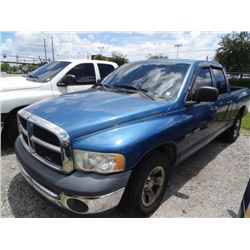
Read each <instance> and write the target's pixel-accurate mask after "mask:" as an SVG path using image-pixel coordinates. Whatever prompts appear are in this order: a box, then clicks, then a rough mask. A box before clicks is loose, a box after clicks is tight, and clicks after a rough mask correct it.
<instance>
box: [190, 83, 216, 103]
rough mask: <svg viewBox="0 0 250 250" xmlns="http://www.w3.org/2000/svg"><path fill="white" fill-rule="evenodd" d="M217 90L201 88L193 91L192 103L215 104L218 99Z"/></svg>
mask: <svg viewBox="0 0 250 250" xmlns="http://www.w3.org/2000/svg"><path fill="white" fill-rule="evenodd" d="M218 93H219V92H218V89H217V88H214V87H209V86H203V87H200V88H198V89H196V90H195V92H194V95H193V101H195V102H215V101H216V100H217V99H218Z"/></svg>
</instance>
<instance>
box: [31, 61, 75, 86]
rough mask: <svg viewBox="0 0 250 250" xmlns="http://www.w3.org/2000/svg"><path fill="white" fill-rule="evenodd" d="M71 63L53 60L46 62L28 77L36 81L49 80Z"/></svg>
mask: <svg viewBox="0 0 250 250" xmlns="http://www.w3.org/2000/svg"><path fill="white" fill-rule="evenodd" d="M69 64H70V62H51V63H48V64H45V65H44V66H42V67H40V68H38V69H36V70H35V71H33V72H31V73H30V74H28V76H27V79H28V80H30V81H35V82H48V81H50V80H51V79H52V78H54V77H55V76H56V75H57V74H58V73H59V72H60V71H61V70H63V69H64V68H65V67H66V66H68V65H69Z"/></svg>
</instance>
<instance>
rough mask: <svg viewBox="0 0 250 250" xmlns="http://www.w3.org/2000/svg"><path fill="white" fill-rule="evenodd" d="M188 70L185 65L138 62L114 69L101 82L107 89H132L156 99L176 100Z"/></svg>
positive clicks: (187, 66)
mask: <svg viewBox="0 0 250 250" xmlns="http://www.w3.org/2000/svg"><path fill="white" fill-rule="evenodd" d="M188 68H189V64H186V63H171V62H164V63H162V62H139V63H129V64H126V65H124V66H121V67H120V68H118V69H116V70H115V71H114V72H113V73H111V74H110V75H108V76H107V77H106V78H105V79H104V80H103V82H102V84H103V85H105V86H107V87H108V88H111V89H112V88H119V86H120V87H125V86H127V87H133V88H137V89H141V90H143V91H145V92H147V93H148V94H149V95H151V96H154V97H155V98H156V99H165V100H170V99H173V98H176V97H177V95H178V93H179V90H180V88H181V85H182V82H183V80H184V77H185V75H186V73H187V70H188Z"/></svg>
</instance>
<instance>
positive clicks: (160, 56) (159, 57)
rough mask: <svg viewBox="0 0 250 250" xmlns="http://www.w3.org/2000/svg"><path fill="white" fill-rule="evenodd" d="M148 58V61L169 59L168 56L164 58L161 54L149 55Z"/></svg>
mask: <svg viewBox="0 0 250 250" xmlns="http://www.w3.org/2000/svg"><path fill="white" fill-rule="evenodd" d="M146 58H148V59H168V56H164V55H163V54H160V55H152V54H149V55H148V56H146Z"/></svg>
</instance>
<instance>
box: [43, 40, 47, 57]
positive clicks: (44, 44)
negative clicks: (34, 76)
mask: <svg viewBox="0 0 250 250" xmlns="http://www.w3.org/2000/svg"><path fill="white" fill-rule="evenodd" d="M43 46H44V55H45V62H47V51H46V40H45V38H44V39H43Z"/></svg>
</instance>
